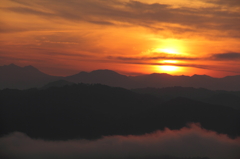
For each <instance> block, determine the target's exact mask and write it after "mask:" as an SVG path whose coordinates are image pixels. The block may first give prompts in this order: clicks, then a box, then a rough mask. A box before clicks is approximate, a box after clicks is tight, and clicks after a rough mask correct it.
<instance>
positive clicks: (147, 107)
mask: <svg viewBox="0 0 240 159" xmlns="http://www.w3.org/2000/svg"><path fill="white" fill-rule="evenodd" d="M0 101H1V105H0V122H1V123H0V124H1V128H0V129H1V131H0V136H4V135H7V134H9V133H12V132H22V133H25V134H27V135H28V136H30V137H31V138H40V139H47V140H69V139H76V138H81V139H96V138H101V137H102V136H112V135H129V134H131V135H142V134H145V133H151V132H154V131H157V130H163V129H164V128H169V129H174V130H175V129H181V128H182V127H184V126H185V125H186V124H187V123H200V124H201V126H202V127H203V128H204V129H207V130H212V131H215V132H218V133H221V134H227V135H228V136H230V137H233V138H235V137H237V136H240V124H239V121H240V110H236V109H233V108H231V107H226V106H221V105H215V104H209V103H204V102H200V101H196V100H192V99H188V98H184V97H176V98H173V99H171V100H168V101H163V100H162V99H160V98H158V97H156V96H153V95H149V94H139V93H135V92H133V91H130V90H127V89H124V88H120V87H110V86H106V85H101V84H83V83H81V84H73V85H66V86H63V87H50V88H46V89H28V90H16V89H4V90H0Z"/></svg>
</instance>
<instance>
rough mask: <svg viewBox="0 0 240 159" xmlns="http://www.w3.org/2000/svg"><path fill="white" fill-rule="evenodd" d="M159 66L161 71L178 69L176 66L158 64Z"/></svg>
mask: <svg viewBox="0 0 240 159" xmlns="http://www.w3.org/2000/svg"><path fill="white" fill-rule="evenodd" d="M159 67H160V70H161V71H163V72H167V73H168V72H169V73H170V72H175V71H177V70H178V67H177V66H167V65H166V66H159Z"/></svg>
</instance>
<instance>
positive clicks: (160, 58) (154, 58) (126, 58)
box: [108, 53, 199, 61]
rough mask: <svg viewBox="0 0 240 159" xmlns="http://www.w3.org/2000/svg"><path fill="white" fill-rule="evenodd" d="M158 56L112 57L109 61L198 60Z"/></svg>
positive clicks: (163, 54)
mask: <svg viewBox="0 0 240 159" xmlns="http://www.w3.org/2000/svg"><path fill="white" fill-rule="evenodd" d="M158 54H159V55H158V56H150V57H147V56H144V57H113V56H109V57H108V58H109V59H118V60H123V61H146V60H187V61H195V60H199V58H192V57H185V56H177V55H169V54H166V53H158Z"/></svg>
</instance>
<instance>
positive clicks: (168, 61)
mask: <svg viewBox="0 0 240 159" xmlns="http://www.w3.org/2000/svg"><path fill="white" fill-rule="evenodd" d="M162 63H178V61H176V60H163V61H162Z"/></svg>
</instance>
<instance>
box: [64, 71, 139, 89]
mask: <svg viewBox="0 0 240 159" xmlns="http://www.w3.org/2000/svg"><path fill="white" fill-rule="evenodd" d="M64 79H65V80H67V81H70V82H75V83H90V84H91V83H92V84H94V83H100V84H105V85H108V86H114V87H123V88H131V87H135V85H136V84H135V83H134V81H132V80H131V79H129V78H128V77H127V76H124V75H121V74H118V73H117V72H114V71H111V70H95V71H92V72H89V73H88V72H80V73H78V74H76V75H72V76H68V77H65V78H64Z"/></svg>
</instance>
